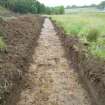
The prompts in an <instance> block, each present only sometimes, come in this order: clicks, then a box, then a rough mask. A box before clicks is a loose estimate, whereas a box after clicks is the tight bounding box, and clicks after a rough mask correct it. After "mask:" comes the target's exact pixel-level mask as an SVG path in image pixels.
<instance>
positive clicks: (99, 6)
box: [98, 1, 105, 9]
mask: <svg viewBox="0 0 105 105" xmlns="http://www.w3.org/2000/svg"><path fill="white" fill-rule="evenodd" d="M98 8H99V9H105V1H102V2H101V3H100V4H99V5H98Z"/></svg>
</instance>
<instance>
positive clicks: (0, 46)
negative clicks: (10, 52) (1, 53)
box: [0, 37, 6, 49]
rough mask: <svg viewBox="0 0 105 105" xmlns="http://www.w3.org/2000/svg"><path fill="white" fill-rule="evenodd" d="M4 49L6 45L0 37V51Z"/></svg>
mask: <svg viewBox="0 0 105 105" xmlns="http://www.w3.org/2000/svg"><path fill="white" fill-rule="evenodd" d="M5 47H6V44H5V42H4V40H3V38H2V37H0V49H4V48H5Z"/></svg>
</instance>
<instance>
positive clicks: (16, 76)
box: [0, 15, 44, 105]
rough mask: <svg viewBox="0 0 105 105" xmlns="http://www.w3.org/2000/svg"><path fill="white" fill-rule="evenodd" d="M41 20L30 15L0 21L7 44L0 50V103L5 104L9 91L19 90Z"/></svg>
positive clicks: (0, 28)
mask: <svg viewBox="0 0 105 105" xmlns="http://www.w3.org/2000/svg"><path fill="white" fill-rule="evenodd" d="M43 20H44V19H43V18H42V17H39V16H32V15H30V16H21V17H18V18H17V19H11V20H8V21H2V22H1V23H0V34H1V33H2V34H3V37H4V40H5V43H6V44H7V48H5V49H1V50H0V105H7V100H8V97H11V93H15V92H16V91H17V90H18V91H20V90H19V86H20V85H19V84H20V81H22V77H23V75H24V72H26V71H27V70H28V67H29V63H30V62H31V61H32V54H33V47H34V48H35V46H36V45H37V39H38V37H39V33H40V30H41V28H42V24H43ZM16 94H17V95H18V92H17V93H16ZM11 98H12V97H11ZM8 103H9V102H8Z"/></svg>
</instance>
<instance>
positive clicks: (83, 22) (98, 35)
mask: <svg viewBox="0 0 105 105" xmlns="http://www.w3.org/2000/svg"><path fill="white" fill-rule="evenodd" d="M51 17H52V19H53V20H56V22H57V24H58V25H60V26H62V27H64V30H65V32H66V33H69V34H70V35H72V36H78V37H79V38H80V40H81V41H83V42H86V43H89V49H90V51H91V53H92V54H94V55H96V56H99V57H102V58H105V14H104V13H82V14H80V13H76V14H75V13H74V14H70V15H53V16H51Z"/></svg>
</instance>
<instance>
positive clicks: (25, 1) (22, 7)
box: [0, 0, 64, 14]
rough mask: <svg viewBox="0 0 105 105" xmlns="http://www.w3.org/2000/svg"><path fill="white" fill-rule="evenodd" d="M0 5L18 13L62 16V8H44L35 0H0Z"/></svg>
mask: <svg viewBox="0 0 105 105" xmlns="http://www.w3.org/2000/svg"><path fill="white" fill-rule="evenodd" d="M0 5H2V6H4V7H6V8H8V9H10V10H12V11H14V12H18V13H35V14H39V13H40V14H63V13H64V7H63V6H58V7H46V6H45V5H44V4H42V3H40V2H39V1H36V0H0Z"/></svg>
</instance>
